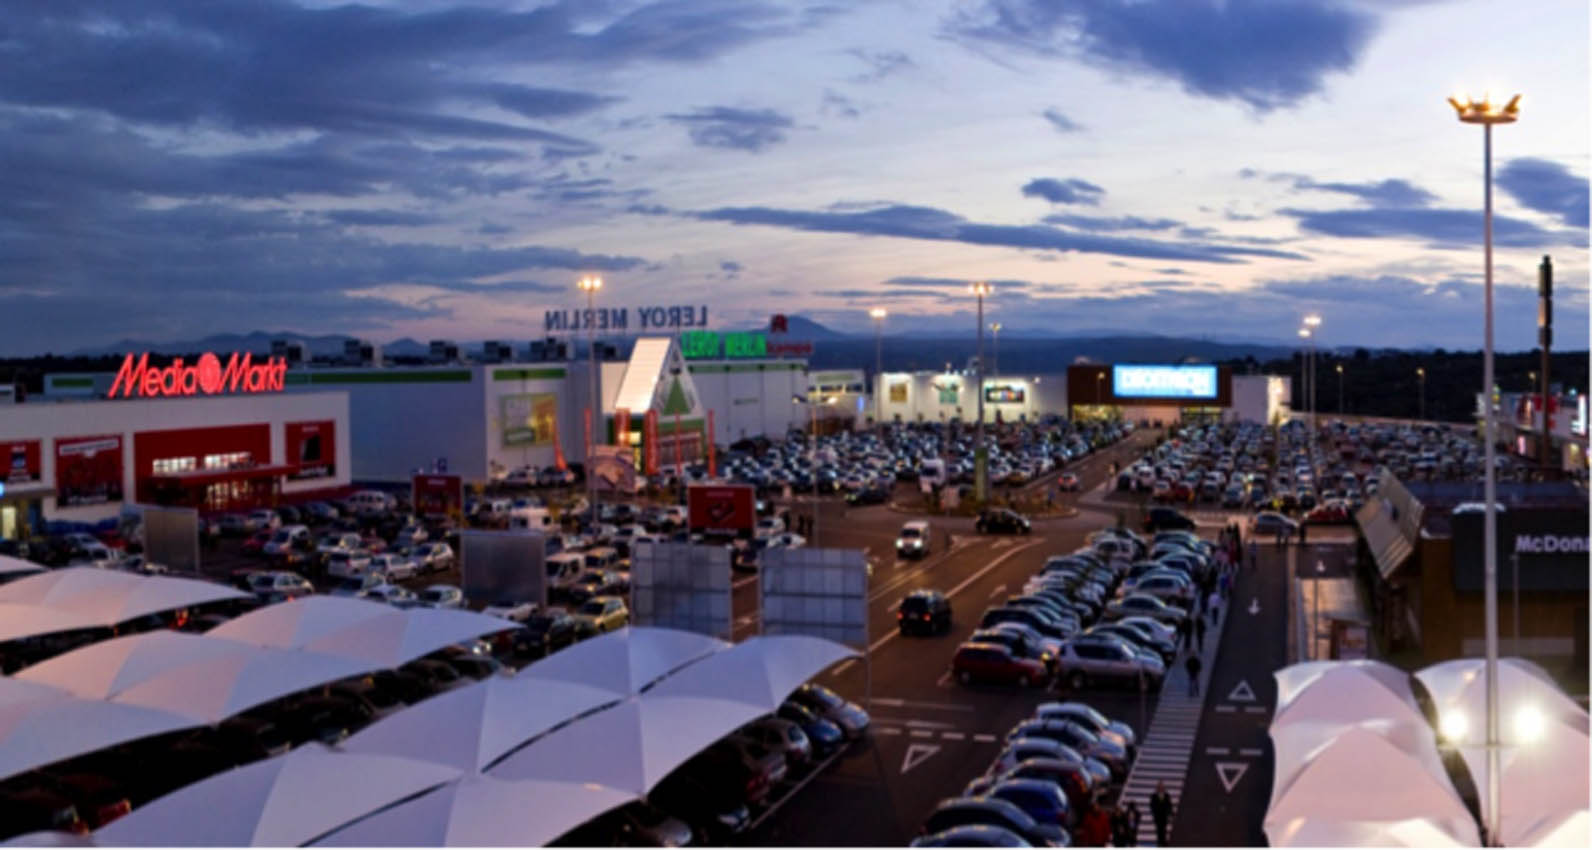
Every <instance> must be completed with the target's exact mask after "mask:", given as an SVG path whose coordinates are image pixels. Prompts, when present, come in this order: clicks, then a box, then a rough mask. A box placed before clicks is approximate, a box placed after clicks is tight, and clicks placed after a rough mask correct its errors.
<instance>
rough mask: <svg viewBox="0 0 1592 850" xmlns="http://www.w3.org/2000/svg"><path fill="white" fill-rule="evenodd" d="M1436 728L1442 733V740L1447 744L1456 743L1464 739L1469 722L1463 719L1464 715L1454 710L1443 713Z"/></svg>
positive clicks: (1468, 729) (1468, 728)
mask: <svg viewBox="0 0 1592 850" xmlns="http://www.w3.org/2000/svg"><path fill="white" fill-rule="evenodd" d="M1438 728H1439V730H1440V731H1442V733H1443V739H1444V740H1446V741H1448V742H1449V743H1457V742H1459V741H1463V740H1464V739H1465V733H1466V732H1468V731H1470V722H1469V721H1468V720H1466V719H1465V713H1464V712H1462V711H1460V710H1459V709H1454V710H1452V711H1449V712H1447V713H1445V714H1444V715H1443V716H1442V719H1441V720H1440V721H1439V722H1438Z"/></svg>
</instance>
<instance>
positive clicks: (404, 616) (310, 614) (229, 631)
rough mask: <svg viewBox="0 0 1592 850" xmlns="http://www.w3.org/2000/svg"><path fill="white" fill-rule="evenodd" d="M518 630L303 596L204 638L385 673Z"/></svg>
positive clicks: (462, 616)
mask: <svg viewBox="0 0 1592 850" xmlns="http://www.w3.org/2000/svg"><path fill="white" fill-rule="evenodd" d="M518 625H519V624H517V623H515V622H513V621H510V620H504V619H501V618H498V617H489V616H487V615H485V614H477V613H475V612H473V611H451V610H439V609H434V608H410V609H406V610H399V609H396V608H392V607H391V606H388V605H383V604H381V603H379V602H371V601H368V600H364V599H345V598H341V597H336V596H306V597H304V598H302V599H295V600H293V601H291V602H284V603H282V604H279V605H271V606H268V607H265V608H261V609H259V610H257V611H251V612H250V613H248V614H245V615H243V616H242V617H238V618H237V619H235V620H231V621H229V622H226V623H222V624H221V625H219V626H217V627H215V628H214V629H211V630H210V631H209V632H207V635H208V636H210V637H219V638H227V639H229V640H235V641H241V642H243V643H248V644H252V645H254V646H259V647H266V648H275V649H297V650H307V651H313V652H323V653H327V654H331V655H338V656H342V657H346V658H350V659H357V660H360V661H365V662H367V663H369V664H370V665H372V666H373V667H376V668H389V667H397V666H399V665H402V664H405V663H408V662H410V661H413V660H415V659H416V658H420V657H421V656H424V655H429V654H431V653H433V652H436V651H437V650H439V649H441V648H443V647H445V646H449V645H452V644H456V643H461V642H463V641H467V640H473V639H475V638H477V637H480V636H482V635H488V634H492V633H494V632H501V631H506V630H509V629H513V628H517V627H518Z"/></svg>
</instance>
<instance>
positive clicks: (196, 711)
mask: <svg viewBox="0 0 1592 850" xmlns="http://www.w3.org/2000/svg"><path fill="white" fill-rule="evenodd" d="M373 667H374V665H372V664H370V663H369V662H365V661H360V660H357V659H353V658H345V657H343V656H339V655H329V654H326V653H320V652H301V651H298V650H290V649H266V648H264V647H258V646H252V645H250V644H246V643H240V642H238V641H232V640H225V639H222V638H217V637H212V636H210V635H208V634H203V635H196V634H187V633H184V632H173V631H165V630H162V631H154V632H145V633H142V634H136V635H128V636H126V637H120V638H114V639H112V640H108V641H102V642H100V643H96V644H90V645H88V646H85V647H81V648H79V649H75V650H73V651H71V652H68V653H65V654H63V655H59V656H57V657H55V658H52V659H49V660H48V661H44V662H42V663H40V664H36V665H34V666H33V667H30V668H28V669H26V670H23V671H21V672H20V673H19V674H18V678H19V679H22V680H24V681H33V682H39V683H43V684H49V685H54V686H56V687H59V688H61V689H63V690H65V691H67V692H70V693H71V694H73V695H74V696H78V697H81V698H84V699H99V700H104V699H109V700H111V701H113V702H114V703H116V704H118V705H136V706H143V707H145V708H154V709H160V710H162V711H165V712H170V713H172V714H178V715H182V716H184V717H188V718H190V725H197V724H209V723H219V722H221V721H222V720H225V719H226V718H228V717H231V716H232V715H234V714H237V713H239V712H242V711H247V710H248V709H250V708H253V707H254V706H257V705H260V704H261V703H266V702H270V701H271V700H274V699H277V698H279V697H284V696H287V695H289V694H292V693H296V692H298V691H302V690H305V689H308V688H313V687H316V686H317V685H323V684H326V683H328V682H334V681H337V680H338V679H344V678H347V677H349V676H354V675H358V674H360V673H366V672H369V671H370V670H371V669H373Z"/></svg>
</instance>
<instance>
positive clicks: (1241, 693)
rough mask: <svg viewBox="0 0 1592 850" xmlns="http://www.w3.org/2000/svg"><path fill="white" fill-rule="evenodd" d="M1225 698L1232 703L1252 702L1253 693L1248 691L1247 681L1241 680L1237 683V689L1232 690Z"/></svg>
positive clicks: (1253, 698)
mask: <svg viewBox="0 0 1592 850" xmlns="http://www.w3.org/2000/svg"><path fill="white" fill-rule="evenodd" d="M1227 698H1228V699H1230V700H1232V701H1233V702H1254V701H1255V692H1254V691H1252V690H1250V689H1249V680H1248V679H1242V680H1240V681H1239V683H1238V687H1236V688H1233V692H1232V693H1230V694H1228V695H1227Z"/></svg>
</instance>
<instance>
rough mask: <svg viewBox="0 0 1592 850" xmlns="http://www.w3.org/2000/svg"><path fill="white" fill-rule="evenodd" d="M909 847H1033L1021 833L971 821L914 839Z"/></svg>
mask: <svg viewBox="0 0 1592 850" xmlns="http://www.w3.org/2000/svg"><path fill="white" fill-rule="evenodd" d="M908 846H909V847H1032V846H1033V845H1032V844H1029V843H1028V842H1027V841H1025V840H1023V837H1022V836H1021V835H1018V834H1017V833H1015V832H1012V831H1011V830H1009V829H1007V828H1006V827H1003V826H995V825H994V824H988V823H970V824H968V825H966V826H953V827H951V828H950V829H947V830H942V831H940V832H936V833H934V834H933V835H923V836H919V837H917V838H914V839H913V840H912V843H911V844H910V845H908Z"/></svg>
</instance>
